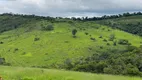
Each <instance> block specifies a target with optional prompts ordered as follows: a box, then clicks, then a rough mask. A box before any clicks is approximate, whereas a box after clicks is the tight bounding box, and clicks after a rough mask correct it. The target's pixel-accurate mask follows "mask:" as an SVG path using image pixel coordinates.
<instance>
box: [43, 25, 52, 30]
mask: <svg viewBox="0 0 142 80" xmlns="http://www.w3.org/2000/svg"><path fill="white" fill-rule="evenodd" d="M42 30H45V31H52V30H54V27H53V25H47V26H42Z"/></svg>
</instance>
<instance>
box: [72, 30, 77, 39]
mask: <svg viewBox="0 0 142 80" xmlns="http://www.w3.org/2000/svg"><path fill="white" fill-rule="evenodd" d="M76 33H77V30H76V29H73V30H72V35H73V36H74V37H75V36H76Z"/></svg>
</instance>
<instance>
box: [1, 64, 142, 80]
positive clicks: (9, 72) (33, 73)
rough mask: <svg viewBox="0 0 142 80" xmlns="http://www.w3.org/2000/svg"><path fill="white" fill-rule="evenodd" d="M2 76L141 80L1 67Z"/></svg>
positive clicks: (40, 79) (15, 79)
mask: <svg viewBox="0 0 142 80" xmlns="http://www.w3.org/2000/svg"><path fill="white" fill-rule="evenodd" d="M0 76H1V77H2V78H3V79H4V80H141V78H137V77H124V76H113V75H102V74H91V73H83V72H73V71H64V70H52V69H41V68H22V67H4V66H0Z"/></svg>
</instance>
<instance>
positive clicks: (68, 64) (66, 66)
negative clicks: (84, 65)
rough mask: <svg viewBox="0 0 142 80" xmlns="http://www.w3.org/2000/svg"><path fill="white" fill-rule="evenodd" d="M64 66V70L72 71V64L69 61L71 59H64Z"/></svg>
mask: <svg viewBox="0 0 142 80" xmlns="http://www.w3.org/2000/svg"><path fill="white" fill-rule="evenodd" d="M64 64H65V68H66V69H69V70H70V69H72V68H73V64H72V61H71V59H66V60H65V62H64Z"/></svg>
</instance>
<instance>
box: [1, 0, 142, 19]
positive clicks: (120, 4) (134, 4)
mask: <svg viewBox="0 0 142 80" xmlns="http://www.w3.org/2000/svg"><path fill="white" fill-rule="evenodd" d="M137 11H142V0H0V13H6V12H12V13H20V14H36V15H42V16H53V17H55V16H62V17H71V16H75V17H78V16H89V17H91V16H102V15H110V14H119V13H123V12H137Z"/></svg>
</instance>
